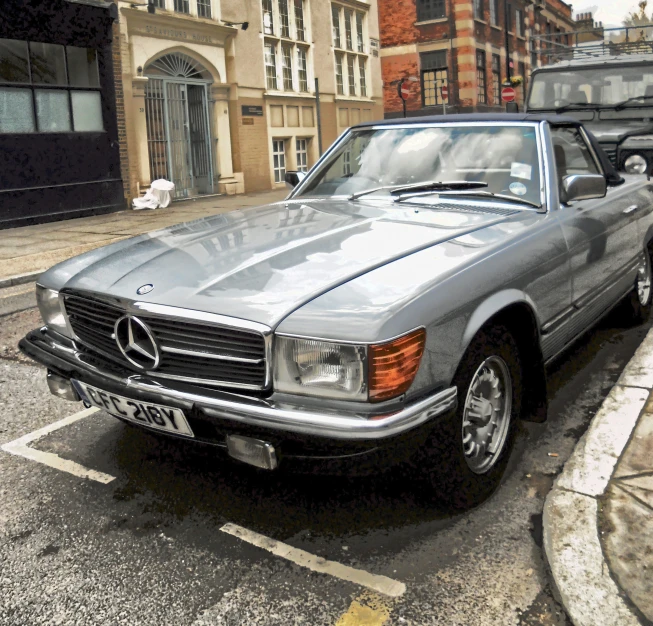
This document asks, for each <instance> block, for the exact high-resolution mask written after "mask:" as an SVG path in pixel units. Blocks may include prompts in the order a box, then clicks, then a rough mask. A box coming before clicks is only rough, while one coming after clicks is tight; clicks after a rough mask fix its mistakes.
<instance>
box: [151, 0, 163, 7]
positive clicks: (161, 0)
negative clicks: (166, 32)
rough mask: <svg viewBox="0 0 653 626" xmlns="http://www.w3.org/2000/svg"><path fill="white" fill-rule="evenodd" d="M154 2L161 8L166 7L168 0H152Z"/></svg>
mask: <svg viewBox="0 0 653 626" xmlns="http://www.w3.org/2000/svg"><path fill="white" fill-rule="evenodd" d="M152 4H153V5H154V6H155V7H157V8H159V9H165V8H166V0H152Z"/></svg>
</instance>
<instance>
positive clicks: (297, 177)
mask: <svg viewBox="0 0 653 626" xmlns="http://www.w3.org/2000/svg"><path fill="white" fill-rule="evenodd" d="M305 178H306V172H286V177H285V178H284V179H283V180H284V182H285V183H286V187H288V189H294V188H295V187H297V185H299V183H301V182H302V181H303V180H304V179H305Z"/></svg>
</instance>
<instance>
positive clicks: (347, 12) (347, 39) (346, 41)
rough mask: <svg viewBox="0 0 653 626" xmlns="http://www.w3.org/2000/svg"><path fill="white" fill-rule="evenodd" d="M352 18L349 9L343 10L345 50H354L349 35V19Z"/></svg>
mask: <svg viewBox="0 0 653 626" xmlns="http://www.w3.org/2000/svg"><path fill="white" fill-rule="evenodd" d="M352 17H353V14H352V11H351V9H345V43H346V45H347V50H353V49H354V43H353V40H352V35H351V18H352Z"/></svg>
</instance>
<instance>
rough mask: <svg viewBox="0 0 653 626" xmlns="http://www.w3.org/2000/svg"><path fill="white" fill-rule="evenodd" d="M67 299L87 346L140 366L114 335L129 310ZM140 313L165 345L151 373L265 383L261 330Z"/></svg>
mask: <svg viewBox="0 0 653 626" xmlns="http://www.w3.org/2000/svg"><path fill="white" fill-rule="evenodd" d="M64 303H65V307H66V313H67V315H68V319H69V321H70V326H71V327H72V329H73V331H74V333H75V334H76V335H77V337H78V339H79V341H80V342H81V343H82V344H83V345H84V346H85V347H86V348H88V349H90V350H92V351H95V352H98V353H100V354H103V355H104V356H108V357H110V358H112V359H113V360H116V361H118V362H120V363H121V364H123V365H125V366H127V367H131V368H132V369H136V368H134V367H133V366H132V365H131V364H130V363H129V361H127V359H125V357H124V355H123V354H122V352H121V351H120V349H119V348H118V344H117V343H116V341H115V339H114V326H115V323H116V322H117V321H118V319H120V318H121V317H122V316H123V315H125V314H126V312H127V311H126V310H125V309H123V308H121V307H119V306H117V305H113V304H108V303H106V302H104V301H102V300H99V299H96V298H91V297H88V296H80V295H77V294H70V293H67V294H64ZM136 316H137V317H138V319H139V320H141V321H142V322H144V323H145V324H147V326H148V327H149V328H150V330H151V332H152V334H153V335H154V337H155V338H156V340H157V342H158V344H159V347H160V349H161V362H160V364H159V366H158V368H157V369H156V370H154V371H150V372H148V374H149V375H151V376H159V377H162V378H172V379H175V380H185V381H189V382H191V381H196V382H200V383H204V384H211V385H214V386H217V387H237V388H247V389H263V388H264V387H265V383H266V370H267V364H266V360H265V359H266V354H265V338H264V337H263V335H262V334H260V333H258V332H255V331H251V330H246V329H240V328H233V327H227V326H216V325H213V324H206V323H202V322H189V321H186V320H180V319H177V318H174V317H159V316H151V315H147V314H146V315H141V314H136ZM139 371H140V370H139Z"/></svg>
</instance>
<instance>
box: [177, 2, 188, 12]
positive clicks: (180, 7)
mask: <svg viewBox="0 0 653 626" xmlns="http://www.w3.org/2000/svg"><path fill="white" fill-rule="evenodd" d="M175 11H177V12H178V13H190V9H189V7H188V0H175Z"/></svg>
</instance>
